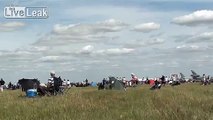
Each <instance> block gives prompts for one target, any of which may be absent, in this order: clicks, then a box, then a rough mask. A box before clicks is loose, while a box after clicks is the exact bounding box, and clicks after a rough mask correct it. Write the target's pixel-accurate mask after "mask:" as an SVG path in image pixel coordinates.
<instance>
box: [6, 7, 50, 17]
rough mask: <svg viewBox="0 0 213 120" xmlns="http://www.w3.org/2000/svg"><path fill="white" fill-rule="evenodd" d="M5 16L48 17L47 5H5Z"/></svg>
mask: <svg viewBox="0 0 213 120" xmlns="http://www.w3.org/2000/svg"><path fill="white" fill-rule="evenodd" d="M4 17H5V18H10V19H46V18H48V9H47V7H5V8H4Z"/></svg>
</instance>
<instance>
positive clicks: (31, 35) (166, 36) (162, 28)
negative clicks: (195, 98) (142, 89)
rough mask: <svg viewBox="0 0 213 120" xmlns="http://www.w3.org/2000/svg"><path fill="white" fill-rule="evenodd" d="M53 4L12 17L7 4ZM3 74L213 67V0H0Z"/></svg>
mask: <svg viewBox="0 0 213 120" xmlns="http://www.w3.org/2000/svg"><path fill="white" fill-rule="evenodd" d="M7 6H20V7H39V6H41V7H44V6H45V7H48V15H49V17H48V18H47V19H6V18H5V17H4V16H3V14H4V11H3V9H4V7H7ZM0 14H1V15H0V77H1V78H3V79H4V80H5V81H6V82H9V81H12V82H16V81H17V80H19V79H21V78H38V79H39V80H40V81H42V82H47V79H48V78H49V73H50V71H55V72H56V75H57V76H61V77H62V78H64V79H69V80H71V81H83V80H85V79H86V78H87V79H88V80H89V81H101V80H102V79H103V78H106V77H108V76H119V77H124V76H125V77H126V78H128V79H130V74H131V73H135V74H136V75H137V76H138V77H160V76H161V75H170V74H171V73H179V72H182V73H183V74H185V76H187V77H189V76H190V74H191V73H190V70H191V69H193V70H195V71H197V72H198V73H199V74H203V73H206V74H208V75H213V72H212V71H213V68H212V66H213V59H212V58H213V53H212V50H213V31H212V29H213V1H212V0H187V1H185V0H116V1H115V0H90V1H88V0H60V1H59V0H30V1H29V0H0Z"/></svg>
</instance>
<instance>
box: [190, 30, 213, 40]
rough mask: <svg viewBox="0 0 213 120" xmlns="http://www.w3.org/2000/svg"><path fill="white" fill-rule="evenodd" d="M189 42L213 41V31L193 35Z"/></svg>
mask: <svg viewBox="0 0 213 120" xmlns="http://www.w3.org/2000/svg"><path fill="white" fill-rule="evenodd" d="M188 42H213V32H204V33H201V34H198V35H195V36H192V37H191V38H190V39H189V41H188Z"/></svg>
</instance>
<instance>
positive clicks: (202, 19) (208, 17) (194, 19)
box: [172, 10, 213, 26]
mask: <svg viewBox="0 0 213 120" xmlns="http://www.w3.org/2000/svg"><path fill="white" fill-rule="evenodd" d="M172 23H175V24H178V25H186V26H197V25H201V24H213V11H212V10H199V11H195V12H193V13H191V14H188V15H184V16H180V17H176V18H174V19H173V21H172Z"/></svg>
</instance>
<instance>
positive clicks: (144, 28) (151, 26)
mask: <svg viewBox="0 0 213 120" xmlns="http://www.w3.org/2000/svg"><path fill="white" fill-rule="evenodd" d="M158 29H160V24H158V23H154V22H150V23H143V24H139V25H136V26H134V28H133V31H137V32H145V33H147V32H151V31H154V30H158Z"/></svg>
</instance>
